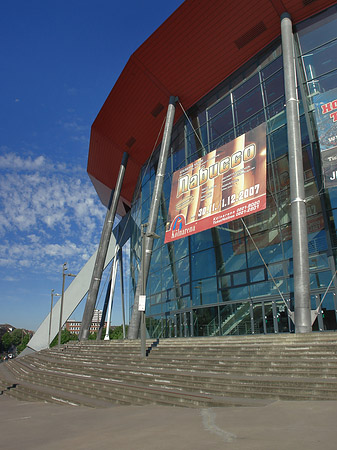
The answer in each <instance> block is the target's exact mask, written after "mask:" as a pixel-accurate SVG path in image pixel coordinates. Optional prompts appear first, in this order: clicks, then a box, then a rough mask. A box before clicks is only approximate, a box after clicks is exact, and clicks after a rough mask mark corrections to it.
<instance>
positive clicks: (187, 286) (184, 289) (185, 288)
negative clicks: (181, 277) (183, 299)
mask: <svg viewBox="0 0 337 450" xmlns="http://www.w3.org/2000/svg"><path fill="white" fill-rule="evenodd" d="M182 295H184V296H185V295H190V283H186V284H183V286H182Z"/></svg>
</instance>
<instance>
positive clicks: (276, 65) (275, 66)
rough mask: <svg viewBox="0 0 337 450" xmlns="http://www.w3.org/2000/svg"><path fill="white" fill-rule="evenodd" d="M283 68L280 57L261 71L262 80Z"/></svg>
mask: <svg viewBox="0 0 337 450" xmlns="http://www.w3.org/2000/svg"><path fill="white" fill-rule="evenodd" d="M282 67H283V62H282V56H279V57H278V58H277V59H275V60H274V61H273V62H272V63H270V64H268V66H266V67H264V68H263V69H262V70H261V76H262V79H263V80H265V79H266V78H268V77H270V76H271V75H272V74H273V73H275V72H277V71H278V70H280V69H281V68H282Z"/></svg>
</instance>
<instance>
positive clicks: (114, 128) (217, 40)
mask: <svg viewBox="0 0 337 450" xmlns="http://www.w3.org/2000/svg"><path fill="white" fill-rule="evenodd" d="M334 3H336V2H335V1H331V0H313V1H311V2H310V1H309V0H255V1H254V2H247V1H246V0H237V1H236V2H224V1H223V0H212V2H209V1H207V0H186V1H185V2H184V3H183V4H182V5H181V6H180V7H179V8H178V9H177V10H176V11H175V12H174V13H173V14H172V15H171V16H170V17H169V18H168V19H167V20H166V21H165V22H164V23H163V24H162V25H161V26H160V27H159V28H158V29H157V30H156V31H155V32H154V33H153V34H152V35H151V36H150V37H149V38H148V39H147V40H146V41H145V42H144V43H143V44H142V45H141V46H140V47H139V48H138V50H136V52H135V53H134V54H133V55H132V56H131V57H130V59H129V61H128V63H127V64H126V66H125V68H124V70H123V72H122V73H121V75H120V76H119V78H118V80H117V82H116V84H115V86H114V87H113V89H112V91H111V93H110V95H109V96H108V98H107V100H106V102H105V103H104V105H103V107H102V109H101V111H100V112H99V114H98V116H97V118H96V120H95V122H94V123H93V125H92V130H91V138H90V147H89V157H88V173H89V175H90V176H91V178H92V180H93V183H94V185H95V188H96V190H97V192H98V194H99V196H100V198H101V200H102V201H103V202H104V203H106V197H107V196H106V193H103V190H104V189H102V186H107V187H108V188H110V189H111V188H113V187H114V186H115V183H116V180H117V175H118V170H119V164H120V162H121V159H122V155H123V152H124V151H127V152H128V153H129V155H130V158H129V162H128V167H127V169H126V174H125V179H124V180H125V181H124V185H123V188H122V197H123V199H124V200H125V201H127V202H128V203H130V202H131V199H132V195H133V192H134V188H135V185H136V181H137V177H138V175H139V170H140V167H141V166H142V165H143V164H144V162H145V161H146V160H147V159H148V157H149V156H150V154H151V152H152V150H153V147H154V145H155V142H156V140H157V139H158V134H159V132H160V129H161V127H162V124H163V120H164V118H165V114H166V109H167V105H168V101H169V97H170V95H176V96H178V97H179V100H180V102H181V103H182V105H183V107H184V109H186V110H187V109H189V108H190V107H191V106H193V104H194V103H196V102H197V101H198V100H199V99H200V98H202V97H203V96H204V95H206V94H207V93H208V92H209V91H211V90H212V89H213V88H215V87H216V86H217V85H218V84H219V83H220V82H221V81H222V80H223V79H225V78H226V77H227V76H229V75H230V74H231V73H233V72H234V71H235V70H237V69H238V68H239V67H240V66H241V65H242V64H244V63H245V62H247V61H248V60H249V59H250V58H252V57H253V56H254V55H256V54H257V53H258V52H259V51H260V50H261V49H263V48H264V47H265V46H266V45H268V44H269V43H271V42H272V41H273V40H274V39H276V38H277V37H278V36H279V35H280V14H282V12H284V11H287V12H289V13H290V15H291V16H292V19H293V22H294V23H297V22H299V21H301V20H303V19H305V18H307V17H309V16H311V15H313V14H315V13H317V12H319V11H321V10H323V9H325V8H327V7H328V6H330V5H332V4H334ZM160 105H163V108H161V106H160ZM181 114H182V111H181V110H180V108H179V106H177V109H176V116H175V121H177V120H178V118H179V117H180V116H181Z"/></svg>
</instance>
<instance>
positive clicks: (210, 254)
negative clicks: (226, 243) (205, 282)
mask: <svg viewBox="0 0 337 450" xmlns="http://www.w3.org/2000/svg"><path fill="white" fill-rule="evenodd" d="M191 266H192V267H191V269H192V270H191V272H192V280H197V279H201V278H207V277H210V276H213V275H215V273H216V268H215V258H214V249H213V248H212V249H209V250H206V251H203V252H199V253H196V254H194V255H192V256H191Z"/></svg>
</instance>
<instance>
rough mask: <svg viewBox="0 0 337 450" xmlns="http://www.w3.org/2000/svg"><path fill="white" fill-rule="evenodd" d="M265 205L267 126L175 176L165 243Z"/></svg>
mask: <svg viewBox="0 0 337 450" xmlns="http://www.w3.org/2000/svg"><path fill="white" fill-rule="evenodd" d="M265 207H266V124H265V123H263V124H261V125H260V126H258V127H257V128H255V129H254V130H251V131H249V132H247V133H246V134H244V135H242V136H239V137H238V138H236V139H234V140H233V141H231V142H229V143H228V144H225V145H223V146H222V147H219V148H218V149H216V150H214V151H212V152H211V153H208V154H207V155H205V156H203V157H202V158H199V159H197V160H196V161H194V162H193V163H191V164H189V165H188V166H186V167H184V168H183V169H180V170H177V171H176V172H174V174H173V179H172V189H171V198H170V206H169V212H168V222H167V225H166V232H165V243H166V242H172V241H175V240H177V239H180V238H182V237H185V236H189V235H191V234H195V233H199V232H200V231H203V230H207V229H208V228H212V227H215V226H217V225H221V224H223V223H226V222H230V221H232V220H234V219H237V218H240V217H244V216H248V215H249V214H252V213H255V212H258V211H261V210H263V209H265Z"/></svg>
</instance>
